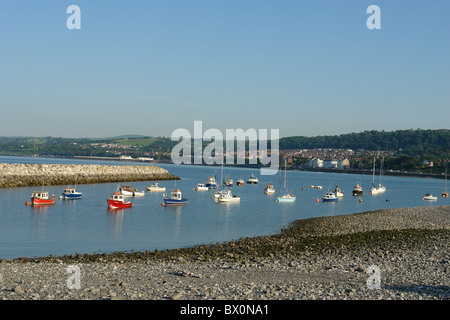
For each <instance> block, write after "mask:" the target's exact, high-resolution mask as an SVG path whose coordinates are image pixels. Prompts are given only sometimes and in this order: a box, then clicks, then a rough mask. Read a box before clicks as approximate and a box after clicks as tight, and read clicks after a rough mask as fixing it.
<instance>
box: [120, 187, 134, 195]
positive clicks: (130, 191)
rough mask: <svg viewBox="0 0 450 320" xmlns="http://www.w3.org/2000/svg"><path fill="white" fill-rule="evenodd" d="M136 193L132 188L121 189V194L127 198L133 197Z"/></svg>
mask: <svg viewBox="0 0 450 320" xmlns="http://www.w3.org/2000/svg"><path fill="white" fill-rule="evenodd" d="M134 191H135V190H134V189H133V187H132V186H122V187H121V188H120V189H119V193H120V194H123V195H124V196H127V197H132V196H133V195H134Z"/></svg>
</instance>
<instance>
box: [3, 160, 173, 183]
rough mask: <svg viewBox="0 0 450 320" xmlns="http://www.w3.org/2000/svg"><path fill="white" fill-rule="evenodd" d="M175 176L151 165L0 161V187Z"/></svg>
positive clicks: (163, 178)
mask: <svg viewBox="0 0 450 320" xmlns="http://www.w3.org/2000/svg"><path fill="white" fill-rule="evenodd" d="M176 179H178V178H177V177H176V176H174V175H172V174H170V173H169V172H168V171H167V170H165V169H163V168H160V167H158V166H153V165H145V166H142V165H140V166H139V165H121V166H116V165H74V164H22V163H19V164H18V163H0V188H13V187H32V186H49V185H65V184H75V183H77V184H87V183H107V182H120V181H149V180H176Z"/></svg>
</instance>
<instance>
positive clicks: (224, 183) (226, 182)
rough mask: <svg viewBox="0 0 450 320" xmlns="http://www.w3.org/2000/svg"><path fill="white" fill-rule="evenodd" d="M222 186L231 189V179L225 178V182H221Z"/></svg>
mask: <svg viewBox="0 0 450 320" xmlns="http://www.w3.org/2000/svg"><path fill="white" fill-rule="evenodd" d="M223 185H224V186H225V187H232V186H233V179H231V178H229V177H228V178H226V179H225V180H223Z"/></svg>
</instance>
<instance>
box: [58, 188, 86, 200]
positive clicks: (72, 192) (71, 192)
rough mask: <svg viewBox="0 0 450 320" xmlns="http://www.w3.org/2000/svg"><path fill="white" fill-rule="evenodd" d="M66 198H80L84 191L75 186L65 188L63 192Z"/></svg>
mask: <svg viewBox="0 0 450 320" xmlns="http://www.w3.org/2000/svg"><path fill="white" fill-rule="evenodd" d="M62 195H63V197H64V199H68V200H72V199H80V198H81V197H82V196H83V193H81V192H79V191H77V190H76V189H75V188H65V189H64V190H63V192H62Z"/></svg>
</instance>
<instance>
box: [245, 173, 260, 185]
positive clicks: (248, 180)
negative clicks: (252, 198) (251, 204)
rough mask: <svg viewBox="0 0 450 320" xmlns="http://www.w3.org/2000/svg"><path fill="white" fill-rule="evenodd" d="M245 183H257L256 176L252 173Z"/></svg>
mask: <svg viewBox="0 0 450 320" xmlns="http://www.w3.org/2000/svg"><path fill="white" fill-rule="evenodd" d="M247 183H249V184H257V183H258V178H257V177H255V176H254V175H253V174H252V176H251V177H250V178H248V179H247Z"/></svg>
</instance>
